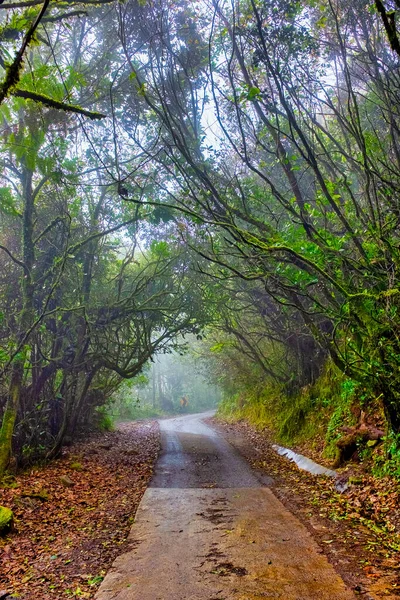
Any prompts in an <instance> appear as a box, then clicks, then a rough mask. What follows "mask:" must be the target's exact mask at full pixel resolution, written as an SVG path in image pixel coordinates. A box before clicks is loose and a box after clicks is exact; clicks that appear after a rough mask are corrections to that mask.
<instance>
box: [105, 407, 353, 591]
mask: <svg viewBox="0 0 400 600" xmlns="http://www.w3.org/2000/svg"><path fill="white" fill-rule="evenodd" d="M205 416H209V413H208V414H203V415H187V416H183V417H176V418H174V419H166V420H162V421H160V428H161V441H162V452H161V455H160V458H159V460H158V463H157V466H156V470H155V474H154V477H153V480H152V483H151V486H150V488H148V490H147V491H146V493H145V495H144V497H143V499H142V502H141V504H140V506H139V509H138V512H137V515H136V519H135V524H134V525H133V527H132V530H131V533H130V536H129V542H130V546H131V550H130V551H129V552H127V553H126V554H123V555H122V556H120V557H119V558H118V559H117V560H116V561H115V563H114V565H113V567H112V569H111V570H110V572H109V573H108V575H107V576H106V578H105V580H104V582H103V583H102V585H101V587H100V589H99V591H98V593H97V595H96V600H262V599H265V598H272V599H273V598H275V599H276V598H279V599H281V600H352V599H353V600H354V596H353V594H352V593H351V592H350V591H349V590H348V589H347V588H346V587H345V585H344V583H343V581H342V580H341V578H340V577H339V576H338V575H337V574H336V572H335V571H334V569H333V567H332V566H331V565H330V564H329V563H328V561H327V559H326V557H325V556H324V555H323V554H322V552H321V549H320V548H318V546H317V544H316V543H315V542H314V540H313V539H312V538H311V536H310V534H309V533H308V532H307V530H306V529H305V528H304V526H303V525H301V523H300V522H299V521H298V520H297V519H296V518H295V517H294V516H293V515H292V514H291V513H290V512H288V511H287V510H286V509H285V508H284V506H283V505H282V504H281V502H280V501H279V500H278V499H277V498H276V497H275V496H274V495H273V493H272V492H271V490H270V489H268V487H267V485H268V484H269V483H270V481H271V480H269V479H268V478H265V479H263V480H260V479H259V478H257V477H256V475H255V474H254V473H253V472H252V471H251V469H250V467H249V466H248V464H247V463H246V462H245V461H244V460H243V459H242V458H241V457H240V456H239V455H238V454H237V453H236V451H235V450H234V449H233V448H232V446H230V445H229V444H228V443H227V442H226V441H225V440H224V439H223V438H222V437H221V436H220V435H219V434H218V433H217V432H215V431H214V430H213V429H212V428H210V427H208V426H207V425H206V424H205V423H204V422H203V421H202V418H204V417H205Z"/></svg>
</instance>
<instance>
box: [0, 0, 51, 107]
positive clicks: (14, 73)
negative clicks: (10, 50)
mask: <svg viewBox="0 0 400 600" xmlns="http://www.w3.org/2000/svg"><path fill="white" fill-rule="evenodd" d="M49 3H50V0H44V2H43V6H42V8H41V9H40V12H39V14H38V16H37V17H36V19H35V21H34V22H33V23H32V24H31V26H30V27H29V29H28V31H27V33H26V35H25V38H24V41H23V42H22V46H21V48H20V49H19V50H18V52H17V54H16V56H15V58H14V61H13V63H12V64H11V65H10V66H9V67H7V71H6V78H5V80H4V81H3V83H2V84H1V87H0V104H1V103H2V102H3V100H4V99H5V98H6V97H7V94H8V93H9V91H10V90H11V89H12V88H13V87H14V86H15V85H17V83H18V81H19V78H20V71H21V67H22V62H23V59H24V53H25V51H26V49H27V48H28V46H29V44H30V43H31V42H32V40H33V36H34V35H35V31H36V29H37V28H38V25H39V23H40V21H41V20H42V17H43V16H44V14H45V12H46V10H47V7H48V6H49ZM38 4H41V2H40V3H39V2H38ZM0 6H1V8H4V5H0Z"/></svg>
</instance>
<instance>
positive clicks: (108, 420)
mask: <svg viewBox="0 0 400 600" xmlns="http://www.w3.org/2000/svg"><path fill="white" fill-rule="evenodd" d="M95 421H96V426H97V429H98V430H99V431H113V429H114V419H113V418H112V416H111V415H110V414H109V412H108V411H107V408H106V407H104V406H100V407H99V408H97V409H96V417H95Z"/></svg>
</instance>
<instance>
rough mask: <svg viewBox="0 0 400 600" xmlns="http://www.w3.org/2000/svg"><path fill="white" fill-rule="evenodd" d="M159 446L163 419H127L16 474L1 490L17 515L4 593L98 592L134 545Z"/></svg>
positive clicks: (44, 597)
mask: <svg viewBox="0 0 400 600" xmlns="http://www.w3.org/2000/svg"><path fill="white" fill-rule="evenodd" d="M158 452H159V433H158V426H157V423H155V422H139V423H126V424H123V425H120V426H119V427H118V429H117V430H116V431H114V432H110V433H106V434H102V435H100V434H99V435H94V436H91V437H90V438H89V439H88V440H87V441H85V442H80V443H77V444H75V445H74V446H72V447H71V448H68V449H67V450H65V451H64V453H63V456H62V457H61V458H60V459H58V460H56V461H54V462H52V463H51V464H49V465H47V466H45V467H42V468H35V469H32V470H31V471H30V472H27V473H23V474H21V475H18V476H17V477H15V478H10V479H9V480H8V487H5V488H4V489H1V490H0V505H2V506H7V507H9V508H11V509H12V510H13V512H14V517H15V520H14V529H13V530H12V531H11V532H10V533H9V534H8V535H6V536H3V537H2V538H0V552H1V563H0V564H1V566H0V597H1V598H3V596H2V595H1V594H2V592H3V590H4V593H5V592H8V593H9V594H14V595H16V596H17V597H19V598H20V599H21V600H22V599H23V600H50V599H53V600H54V599H57V600H61V599H62V598H68V597H70V598H93V597H94V594H95V592H96V590H97V588H98V586H99V584H100V583H101V581H102V579H103V577H104V575H105V573H106V570H107V569H108V568H109V567H110V565H111V563H112V562H113V560H114V559H115V557H116V556H117V555H119V554H121V553H122V552H124V551H126V550H127V542H126V538H127V535H128V533H129V530H130V527H131V525H132V520H133V516H134V514H135V512H136V509H137V506H138V504H139V502H140V500H141V498H142V495H143V493H144V491H145V490H146V487H147V485H148V482H149V480H150V478H151V476H152V472H153V465H154V461H155V460H156V458H157V455H158ZM4 597H5V596H4Z"/></svg>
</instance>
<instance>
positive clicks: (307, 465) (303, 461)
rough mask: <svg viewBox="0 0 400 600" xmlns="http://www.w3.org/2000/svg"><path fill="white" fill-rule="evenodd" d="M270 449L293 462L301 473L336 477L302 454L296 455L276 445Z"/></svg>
mask: <svg viewBox="0 0 400 600" xmlns="http://www.w3.org/2000/svg"><path fill="white" fill-rule="evenodd" d="M272 447H273V449H274V450H275V451H276V452H277V453H278V454H280V455H281V456H286V458H288V459H289V460H292V461H293V462H295V463H296V465H297V466H298V467H299V469H302V470H303V471H308V472H309V473H312V475H327V476H328V477H336V471H333V470H332V469H328V468H327V467H323V466H322V465H319V464H318V463H316V462H314V461H313V460H311V459H310V458H307V457H306V456H303V455H302V454H297V452H293V450H289V448H283V446H277V445H276V444H274V445H273V446H272Z"/></svg>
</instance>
